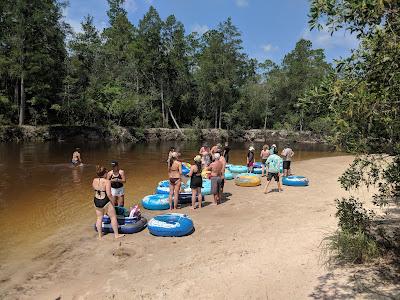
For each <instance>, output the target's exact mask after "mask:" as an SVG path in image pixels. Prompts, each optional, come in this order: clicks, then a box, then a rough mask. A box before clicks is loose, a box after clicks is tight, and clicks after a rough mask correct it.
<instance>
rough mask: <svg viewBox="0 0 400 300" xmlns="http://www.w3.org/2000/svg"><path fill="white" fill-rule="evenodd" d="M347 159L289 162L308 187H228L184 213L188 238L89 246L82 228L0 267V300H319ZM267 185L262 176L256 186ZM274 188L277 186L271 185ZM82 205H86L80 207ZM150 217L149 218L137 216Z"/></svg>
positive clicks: (91, 236)
mask: <svg viewBox="0 0 400 300" xmlns="http://www.w3.org/2000/svg"><path fill="white" fill-rule="evenodd" d="M351 161H352V157H350V156H343V157H330V158H321V159H313V160H308V161H301V162H295V163H294V172H295V173H296V174H298V175H304V176H307V177H308V178H309V179H310V186H309V187H305V188H299V187H297V188H295V187H285V190H284V192H282V193H277V192H271V193H269V194H268V195H264V194H263V193H262V187H256V188H243V187H237V186H235V185H234V184H233V182H232V181H231V182H228V183H227V184H226V189H225V192H226V193H228V197H227V200H226V202H225V203H223V204H222V205H220V206H218V207H215V206H211V205H210V206H206V207H204V208H202V209H201V210H196V211H192V210H190V209H189V208H188V207H186V208H183V209H182V210H180V212H183V213H188V214H189V215H190V216H191V217H192V219H193V220H194V223H195V227H196V231H195V232H194V233H193V234H192V235H190V236H188V237H183V238H159V237H154V236H151V235H150V234H149V232H148V230H145V231H142V232H141V233H138V234H135V235H130V236H126V237H125V238H124V239H123V240H121V241H114V240H113V237H112V236H111V235H109V236H106V237H105V238H104V240H103V241H97V240H96V238H95V237H96V234H95V232H94V231H93V230H92V228H91V226H92V225H91V224H92V223H93V221H94V217H93V220H87V222H82V223H81V224H79V225H76V226H74V228H66V229H65V230H64V231H63V232H59V234H57V235H56V236H52V237H49V238H48V239H47V240H45V241H43V242H42V243H41V244H40V245H38V246H37V248H35V249H29V251H26V254H25V256H24V257H23V258H21V259H20V260H19V261H18V262H15V261H8V262H3V263H2V264H1V267H0V273H1V277H0V298H9V299H14V298H19V299H21V298H22V299H24V298H35V299H56V298H57V297H61V299H114V298H115V299H139V298H140V299H184V298H186V299H304V298H309V297H314V298H319V297H324V295H325V296H326V295H329V293H328V294H327V293H326V291H324V294H323V293H322V291H321V290H319V289H321V287H320V284H321V282H320V280H321V278H323V276H324V274H326V273H327V270H325V269H324V267H323V266H321V264H320V248H319V245H320V243H321V240H322V239H323V237H324V236H325V235H326V234H328V233H330V232H332V231H333V230H335V228H336V220H335V217H334V214H335V204H334V199H335V198H337V197H340V196H342V195H344V192H343V191H342V190H341V189H340V186H339V183H338V182H337V178H338V176H339V175H340V174H341V173H342V172H343V171H344V170H345V168H346V167H347V166H348V164H349V163H350V162H351ZM264 181H265V178H263V183H264ZM272 187H274V188H275V187H276V185H275V184H272ZM88 201H90V200H88ZM145 213H146V214H148V213H147V212H145Z"/></svg>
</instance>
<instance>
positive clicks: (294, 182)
mask: <svg viewBox="0 0 400 300" xmlns="http://www.w3.org/2000/svg"><path fill="white" fill-rule="evenodd" d="M309 183H310V182H309V180H308V178H307V177H304V176H294V175H291V176H286V177H282V184H284V185H290V186H307V185H309Z"/></svg>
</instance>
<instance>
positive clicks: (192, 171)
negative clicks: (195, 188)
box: [188, 165, 195, 177]
mask: <svg viewBox="0 0 400 300" xmlns="http://www.w3.org/2000/svg"><path fill="white" fill-rule="evenodd" d="M194 168H195V166H194V165H193V166H191V167H190V172H189V174H188V177H192V176H193V173H194Z"/></svg>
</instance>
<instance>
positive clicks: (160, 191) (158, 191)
mask: <svg viewBox="0 0 400 300" xmlns="http://www.w3.org/2000/svg"><path fill="white" fill-rule="evenodd" d="M181 188H182V189H187V188H188V186H187V184H185V183H182V185H181ZM156 194H169V183H168V186H157V188H156Z"/></svg>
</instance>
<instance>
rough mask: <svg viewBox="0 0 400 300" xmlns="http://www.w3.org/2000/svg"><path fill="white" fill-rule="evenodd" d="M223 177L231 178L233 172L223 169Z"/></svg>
mask: <svg viewBox="0 0 400 300" xmlns="http://www.w3.org/2000/svg"><path fill="white" fill-rule="evenodd" d="M224 177H225V180H232V179H233V174H232V173H231V172H229V171H225V174H224Z"/></svg>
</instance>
